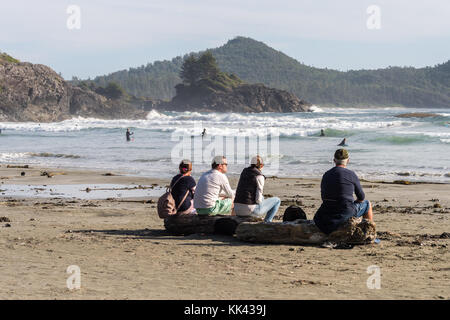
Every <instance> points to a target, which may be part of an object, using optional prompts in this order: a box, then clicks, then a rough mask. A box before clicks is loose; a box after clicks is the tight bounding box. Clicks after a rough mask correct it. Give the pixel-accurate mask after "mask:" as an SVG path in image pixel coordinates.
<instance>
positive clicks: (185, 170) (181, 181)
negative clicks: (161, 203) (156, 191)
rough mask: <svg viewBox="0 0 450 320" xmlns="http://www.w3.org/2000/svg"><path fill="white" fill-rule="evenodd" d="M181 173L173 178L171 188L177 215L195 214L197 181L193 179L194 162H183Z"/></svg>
mask: <svg viewBox="0 0 450 320" xmlns="http://www.w3.org/2000/svg"><path fill="white" fill-rule="evenodd" d="M179 170H180V173H179V174H177V175H176V176H175V177H173V178H172V181H171V182H170V187H171V188H172V197H173V199H174V200H175V205H176V208H178V210H177V214H195V209H194V200H193V199H194V194H195V187H196V184H195V180H194V178H192V177H191V173H192V162H191V161H189V160H182V161H181V163H180V165H179Z"/></svg>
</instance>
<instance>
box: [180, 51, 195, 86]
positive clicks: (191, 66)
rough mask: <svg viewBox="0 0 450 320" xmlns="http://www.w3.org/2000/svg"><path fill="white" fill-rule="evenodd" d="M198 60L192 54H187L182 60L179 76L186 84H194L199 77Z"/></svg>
mask: <svg viewBox="0 0 450 320" xmlns="http://www.w3.org/2000/svg"><path fill="white" fill-rule="evenodd" d="M197 65H198V60H197V59H196V58H195V56H194V55H193V54H191V55H189V56H188V57H187V58H186V59H185V60H184V62H183V65H182V66H181V71H180V78H181V80H182V81H183V83H185V84H187V85H194V84H195V83H196V82H197V80H198V78H199V70H198V66H197Z"/></svg>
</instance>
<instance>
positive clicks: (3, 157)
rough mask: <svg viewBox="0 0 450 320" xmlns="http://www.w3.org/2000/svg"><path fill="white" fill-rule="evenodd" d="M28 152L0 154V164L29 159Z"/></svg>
mask: <svg viewBox="0 0 450 320" xmlns="http://www.w3.org/2000/svg"><path fill="white" fill-rule="evenodd" d="M29 157H30V154H29V152H2V153H0V161H1V162H11V161H17V160H20V159H25V158H29Z"/></svg>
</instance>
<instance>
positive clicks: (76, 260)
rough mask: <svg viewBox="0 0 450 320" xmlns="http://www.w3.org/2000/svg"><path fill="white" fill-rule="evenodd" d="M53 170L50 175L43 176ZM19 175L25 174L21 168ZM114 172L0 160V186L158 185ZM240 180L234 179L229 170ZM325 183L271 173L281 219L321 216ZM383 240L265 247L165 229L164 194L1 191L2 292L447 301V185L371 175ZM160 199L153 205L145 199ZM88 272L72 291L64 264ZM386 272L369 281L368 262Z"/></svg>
mask: <svg viewBox="0 0 450 320" xmlns="http://www.w3.org/2000/svg"><path fill="white" fill-rule="evenodd" d="M43 171H47V172H50V173H53V175H52V177H51V178H48V177H47V176H41V173H42V172H43ZM21 172H25V175H24V176H21ZM106 173H109V172H99V171H86V170H84V171H81V170H66V169H49V168H47V169H43V168H29V169H22V168H6V166H5V165H2V166H1V167H0V190H1V189H2V184H1V183H3V184H21V185H28V184H31V185H44V184H47V185H50V184H53V185H55V184H61V185H67V184H92V185H95V184H117V185H128V186H130V187H134V186H136V185H152V184H153V185H159V186H162V187H164V186H165V185H166V184H167V183H168V181H166V180H158V179H152V178H146V177H130V176H126V175H120V174H121V173H116V172H114V173H113V174H119V175H105V174H106ZM230 182H231V185H232V187H233V188H235V187H236V184H237V178H236V177H232V178H230ZM319 184H320V181H319V180H315V179H285V178H283V179H280V178H268V179H267V181H266V187H265V195H266V196H269V195H273V196H278V197H280V198H281V199H282V201H283V203H282V204H283V205H282V207H281V208H280V211H279V212H278V216H277V217H276V219H281V216H282V213H283V212H284V210H285V208H286V207H287V206H288V205H289V204H291V203H297V204H299V205H300V206H301V207H302V208H303V209H304V210H305V212H306V213H307V215H308V218H309V219H312V217H313V215H314V213H315V211H316V210H317V208H318V206H319V205H320V200H319V199H320V192H319V191H320V188H319V187H320V186H319ZM362 184H363V187H364V190H365V193H366V197H367V198H368V199H369V200H371V201H372V203H373V205H374V215H375V222H376V224H377V231H378V236H379V238H380V239H381V243H380V244H378V245H376V244H373V245H366V246H355V247H353V248H352V249H349V250H343V249H330V248H322V247H320V246H298V245H260V244H258V245H256V244H250V243H244V242H240V241H238V240H237V239H235V238H232V237H226V236H211V235H201V234H196V235H191V236H186V237H175V236H171V235H168V234H166V232H165V231H164V226H163V221H162V220H161V219H159V218H158V215H157V213H156V205H155V200H156V198H148V197H145V198H126V197H121V198H117V197H113V198H111V199H108V200H80V199H70V198H66V199H60V198H35V197H32V196H31V195H30V197H25V198H23V197H5V196H1V194H0V221H1V222H0V261H1V262H0V283H1V286H0V298H1V299H449V298H450V286H449V283H450V281H449V280H450V264H449V261H450V253H449V248H448V246H449V245H450V242H449V241H450V240H449V234H448V232H450V222H449V216H450V185H449V184H413V185H401V184H385V183H375V182H363V183H362ZM148 200H152V201H148ZM70 265H77V266H79V267H80V270H81V289H79V290H72V291H71V290H69V289H68V288H67V285H66V280H67V278H68V277H69V274H67V273H66V269H67V267H68V266H70ZM371 265H377V266H379V267H380V268H381V289H368V287H367V284H366V281H367V279H368V277H369V276H370V274H368V273H367V268H368V267H369V266H371Z"/></svg>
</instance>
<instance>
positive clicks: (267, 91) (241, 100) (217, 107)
mask: <svg viewBox="0 0 450 320" xmlns="http://www.w3.org/2000/svg"><path fill="white" fill-rule="evenodd" d="M310 106H311V104H310V103H308V102H306V101H304V100H301V99H299V98H298V97H297V96H295V95H294V94H292V93H289V92H287V91H284V90H279V89H274V88H268V87H266V86H264V85H262V84H242V85H239V86H237V87H233V88H231V89H229V90H203V89H202V88H192V87H187V86H184V87H183V85H178V86H177V95H176V96H175V97H174V98H173V99H172V100H171V101H170V102H162V103H160V104H159V105H158V107H157V108H158V109H164V110H170V111H192V110H195V111H212V112H305V111H309V107H310Z"/></svg>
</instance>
